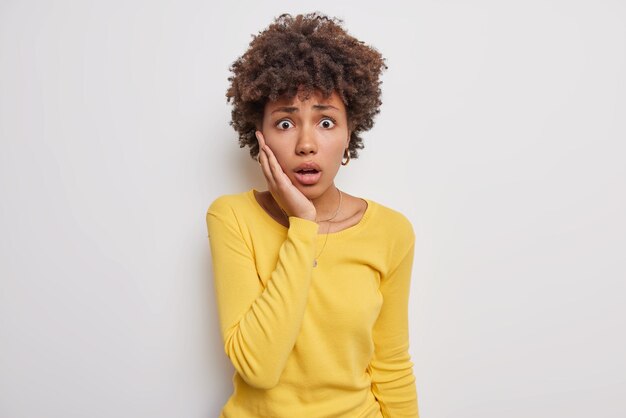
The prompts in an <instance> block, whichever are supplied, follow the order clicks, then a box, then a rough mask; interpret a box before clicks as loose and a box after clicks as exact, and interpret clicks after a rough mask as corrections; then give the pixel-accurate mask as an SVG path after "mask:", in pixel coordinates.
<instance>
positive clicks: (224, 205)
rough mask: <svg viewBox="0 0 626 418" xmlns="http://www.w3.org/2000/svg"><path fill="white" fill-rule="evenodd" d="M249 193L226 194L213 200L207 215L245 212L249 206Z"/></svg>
mask: <svg viewBox="0 0 626 418" xmlns="http://www.w3.org/2000/svg"><path fill="white" fill-rule="evenodd" d="M250 193H251V191H247V192H243V193H237V194H226V195H222V196H220V197H218V198H217V199H215V200H214V201H213V202H212V203H211V205H209V208H208V209H207V215H209V214H214V215H228V214H233V213H234V212H235V211H241V210H244V211H245V210H246V209H247V208H248V207H249V206H250V196H249V195H250Z"/></svg>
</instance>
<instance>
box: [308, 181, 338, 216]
mask: <svg viewBox="0 0 626 418" xmlns="http://www.w3.org/2000/svg"><path fill="white" fill-rule="evenodd" d="M341 201H342V196H341V192H340V191H339V189H338V188H337V187H336V186H335V185H334V184H332V185H331V186H330V187H329V188H328V189H327V190H326V191H325V192H324V193H323V194H322V195H320V196H318V197H316V198H315V199H311V202H312V203H313V206H315V211H316V213H317V217H316V220H317V222H320V221H323V220H325V219H329V218H333V217H334V216H336V215H337V211H338V210H339V207H340V204H341Z"/></svg>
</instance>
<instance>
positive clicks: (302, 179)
mask: <svg viewBox="0 0 626 418" xmlns="http://www.w3.org/2000/svg"><path fill="white" fill-rule="evenodd" d="M294 173H295V178H296V180H297V181H298V182H299V183H300V184H303V185H306V186H311V185H313V184H316V183H317V182H318V181H319V180H320V178H321V177H322V172H321V171H320V170H318V169H316V168H312V167H305V168H301V169H299V170H296V171H295V172H294Z"/></svg>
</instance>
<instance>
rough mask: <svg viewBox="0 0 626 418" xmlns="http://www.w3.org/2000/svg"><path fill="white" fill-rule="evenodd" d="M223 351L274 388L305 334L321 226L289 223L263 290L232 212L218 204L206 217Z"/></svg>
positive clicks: (260, 383) (260, 384)
mask: <svg viewBox="0 0 626 418" xmlns="http://www.w3.org/2000/svg"><path fill="white" fill-rule="evenodd" d="M206 220H207V228H208V232H209V240H210V244H211V254H212V258H213V272H214V280H215V294H216V298H217V305H218V312H219V319H220V327H221V332H222V337H223V339H224V350H225V352H226V355H227V356H228V357H229V358H230V360H231V362H232V363H233V366H234V367H235V370H237V372H238V373H239V375H240V376H241V377H242V378H243V379H244V380H245V381H246V383H248V384H249V385H251V386H254V387H257V388H261V389H270V388H272V387H274V386H275V385H276V384H277V383H278V380H279V379H280V375H281V374H282V371H283V369H284V367H285V364H286V362H287V358H288V356H289V354H290V352H291V350H292V349H293V346H294V345H295V341H296V338H297V336H298V333H299V331H300V326H301V322H302V318H303V315H304V310H305V307H306V300H307V296H308V292H309V287H310V283H311V272H312V261H313V258H314V251H315V240H316V236H317V229H318V227H317V224H316V223H314V222H311V221H307V220H304V219H299V218H295V217H292V218H290V226H289V230H288V233H287V238H286V240H285V241H284V243H283V244H282V246H281V247H280V251H279V256H278V262H277V264H276V268H275V270H274V271H273V272H272V273H271V277H270V278H269V280H268V281H267V285H266V287H265V288H263V286H262V284H261V281H260V279H259V277H258V273H257V271H256V267H255V262H254V259H253V253H252V250H251V249H250V248H249V247H248V246H247V244H246V242H245V240H244V238H243V237H242V234H241V232H240V230H239V225H238V223H237V220H236V218H235V216H234V214H233V213H232V209H231V208H230V207H229V206H228V205H225V204H223V203H220V200H219V199H218V200H217V201H216V202H214V203H213V204H212V205H211V207H210V208H209V210H208V212H207V216H206Z"/></svg>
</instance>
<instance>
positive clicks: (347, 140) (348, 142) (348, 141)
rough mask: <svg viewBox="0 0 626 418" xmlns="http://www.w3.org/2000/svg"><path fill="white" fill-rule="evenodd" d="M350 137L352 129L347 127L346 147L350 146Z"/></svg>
mask: <svg viewBox="0 0 626 418" xmlns="http://www.w3.org/2000/svg"><path fill="white" fill-rule="evenodd" d="M351 137H352V131H351V130H349V129H348V139H346V148H348V146H350V138H351Z"/></svg>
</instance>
